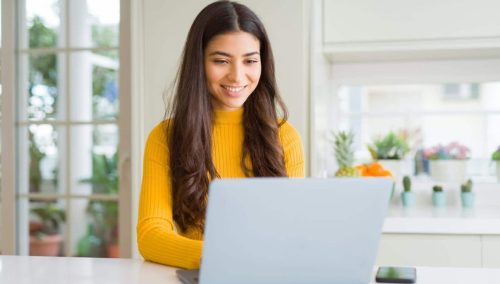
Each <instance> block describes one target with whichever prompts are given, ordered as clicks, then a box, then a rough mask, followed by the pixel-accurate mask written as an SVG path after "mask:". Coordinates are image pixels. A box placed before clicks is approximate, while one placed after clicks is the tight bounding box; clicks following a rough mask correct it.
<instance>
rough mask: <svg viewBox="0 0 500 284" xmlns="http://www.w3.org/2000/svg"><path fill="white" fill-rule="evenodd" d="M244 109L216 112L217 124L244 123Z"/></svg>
mask: <svg viewBox="0 0 500 284" xmlns="http://www.w3.org/2000/svg"><path fill="white" fill-rule="evenodd" d="M243 110H244V109H243V107H241V108H239V109H237V110H217V109H216V110H214V114H215V123H217V124H220V123H224V124H240V123H242V122H243Z"/></svg>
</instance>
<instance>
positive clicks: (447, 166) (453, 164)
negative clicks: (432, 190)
mask: <svg viewBox="0 0 500 284" xmlns="http://www.w3.org/2000/svg"><path fill="white" fill-rule="evenodd" d="M466 166H467V161H466V160H432V161H430V164H429V167H430V172H431V177H432V179H433V180H434V181H440V182H460V183H462V182H464V181H465V179H466V176H465V175H466Z"/></svg>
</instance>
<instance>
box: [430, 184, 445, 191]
mask: <svg viewBox="0 0 500 284" xmlns="http://www.w3.org/2000/svg"><path fill="white" fill-rule="evenodd" d="M432 191H433V192H443V187H442V186H440V185H435V186H433V187H432Z"/></svg>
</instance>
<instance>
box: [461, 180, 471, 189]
mask: <svg viewBox="0 0 500 284" xmlns="http://www.w3.org/2000/svg"><path fill="white" fill-rule="evenodd" d="M460 190H461V191H462V192H472V180H470V179H468V180H467V181H466V182H464V183H463V184H462V185H461V186H460Z"/></svg>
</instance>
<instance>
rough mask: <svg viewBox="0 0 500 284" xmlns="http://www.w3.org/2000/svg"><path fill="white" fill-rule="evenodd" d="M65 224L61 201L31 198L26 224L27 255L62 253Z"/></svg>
mask: <svg viewBox="0 0 500 284" xmlns="http://www.w3.org/2000/svg"><path fill="white" fill-rule="evenodd" d="M21 224H22V223H21ZM65 224H66V212H65V206H64V202H63V201H61V200H59V201H56V200H53V201H39V200H36V201H35V200H31V201H30V202H29V224H28V232H29V249H28V250H29V255H44V256H62V255H64V235H65V233H64V232H65ZM21 246H22V245H21Z"/></svg>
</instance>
